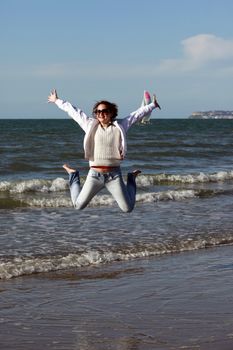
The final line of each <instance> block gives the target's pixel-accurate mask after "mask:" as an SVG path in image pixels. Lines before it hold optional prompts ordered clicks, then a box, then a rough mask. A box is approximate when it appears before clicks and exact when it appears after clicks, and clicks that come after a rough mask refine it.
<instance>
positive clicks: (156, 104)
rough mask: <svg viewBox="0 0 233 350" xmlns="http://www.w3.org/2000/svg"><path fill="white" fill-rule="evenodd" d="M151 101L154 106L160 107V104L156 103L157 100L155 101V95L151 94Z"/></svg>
mask: <svg viewBox="0 0 233 350" xmlns="http://www.w3.org/2000/svg"><path fill="white" fill-rule="evenodd" d="M152 102H153V103H154V105H155V108H159V109H161V107H160V105H159V104H158V101H157V99H156V96H155V95H153V98H152Z"/></svg>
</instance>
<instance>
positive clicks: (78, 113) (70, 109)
mask: <svg viewBox="0 0 233 350" xmlns="http://www.w3.org/2000/svg"><path fill="white" fill-rule="evenodd" d="M55 103H56V105H57V106H58V107H59V108H60V109H61V110H63V111H64V112H66V113H68V115H69V116H70V117H71V118H73V119H74V120H75V121H76V122H77V123H78V124H79V126H80V127H81V128H82V129H83V130H84V132H85V137H84V140H83V147H84V152H85V158H86V159H88V160H93V154H92V148H91V147H90V140H91V135H92V132H93V131H94V129H95V127H96V126H97V124H98V123H99V122H98V120H97V119H95V118H93V117H88V116H87V115H86V114H85V113H84V112H83V111H82V110H81V109H79V108H76V107H74V106H73V105H72V104H71V103H69V102H67V101H63V100H61V99H57V100H56V102H55ZM155 108H156V107H155V104H154V103H153V102H152V103H150V104H149V105H146V106H143V107H140V108H138V109H137V110H136V111H135V112H132V113H130V114H129V115H128V116H127V117H125V118H123V119H120V120H118V121H117V120H115V121H114V122H113V124H114V125H115V126H116V127H117V128H118V129H119V130H120V132H121V149H120V153H121V155H122V158H124V157H125V155H126V151H127V143H126V133H127V131H128V129H129V128H130V127H131V126H132V125H133V124H135V123H136V122H138V121H140V120H141V119H142V118H143V117H144V116H145V115H146V114H148V113H150V112H152V110H153V109H155Z"/></svg>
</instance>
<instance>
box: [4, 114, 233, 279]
mask: <svg viewBox="0 0 233 350" xmlns="http://www.w3.org/2000/svg"><path fill="white" fill-rule="evenodd" d="M83 136H84V135H83V131H82V130H81V129H80V128H79V126H78V124H76V123H75V122H74V121H72V120H70V119H58V120H54V119H50V120H45V119H43V120H38V119H36V120H33V119H31V120H30V119H27V120H26V119H18V120H16V119H15V120H13V119H11V120H1V121H0V154H1V157H0V164H1V166H0V227H1V228H0V246H1V251H0V279H10V278H13V277H18V276H22V275H31V274H37V273H39V272H49V271H56V270H66V269H70V268H74V267H75V268H76V269H77V270H78V269H79V268H80V267H82V266H89V265H90V266H91V265H97V264H106V263H109V262H113V261H119V260H120V261H126V260H129V259H132V260H133V259H137V258H140V257H146V256H157V255H162V254H170V253H175V252H181V251H192V250H196V249H202V248H207V247H214V246H218V245H223V244H224V245H226V244H229V245H230V244H232V242H233V227H232V209H233V153H232V149H233V121H232V120H190V119H187V120H185V119H176V120H173V119H168V120H161V119H160V120H156V119H153V120H151V122H150V124H147V125H135V126H134V127H132V128H131V130H130V131H129V133H128V154H127V158H126V159H125V160H124V162H123V163H122V172H123V174H124V175H126V174H127V172H129V171H132V170H133V169H140V170H141V171H142V174H141V175H140V176H138V178H137V199H136V206H135V209H134V211H133V212H132V213H130V214H125V213H122V212H121V211H120V209H119V208H118V207H117V205H116V203H115V202H114V200H113V198H112V197H111V195H110V194H108V193H107V192H105V191H103V192H100V193H99V194H98V195H97V196H96V197H94V199H93V200H92V202H91V203H90V205H89V207H88V208H86V209H85V210H83V211H77V210H75V209H74V208H73V207H72V203H71V200H70V195H69V186H68V181H67V180H68V179H67V175H66V173H65V172H64V170H63V168H62V165H63V164H64V163H68V164H70V165H71V166H72V167H76V168H78V169H79V170H80V173H81V182H82V183H83V181H84V180H85V176H86V174H87V172H88V163H87V161H86V160H84V155H83V146H82V144H83Z"/></svg>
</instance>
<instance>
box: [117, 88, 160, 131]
mask: <svg viewBox="0 0 233 350" xmlns="http://www.w3.org/2000/svg"><path fill="white" fill-rule="evenodd" d="M155 108H159V109H161V107H160V105H159V104H158V101H157V98H156V96H155V95H153V98H152V102H151V103H149V104H148V105H145V106H142V107H140V108H138V109H137V110H136V111H134V112H132V113H130V115H129V116H127V117H126V118H124V119H122V121H120V124H121V125H122V126H123V127H124V129H125V131H127V130H128V129H129V128H130V127H131V126H132V125H133V124H135V123H137V122H139V121H140V120H141V119H142V118H143V117H145V115H147V114H149V113H151V112H152V111H153V110H154V109H155Z"/></svg>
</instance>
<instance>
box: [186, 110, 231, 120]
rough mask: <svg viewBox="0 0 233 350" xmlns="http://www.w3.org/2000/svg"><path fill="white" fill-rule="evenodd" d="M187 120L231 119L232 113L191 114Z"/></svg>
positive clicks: (207, 112) (208, 112)
mask: <svg viewBox="0 0 233 350" xmlns="http://www.w3.org/2000/svg"><path fill="white" fill-rule="evenodd" d="M189 119H233V111H204V112H193V113H192V114H191V115H190V117H189Z"/></svg>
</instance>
